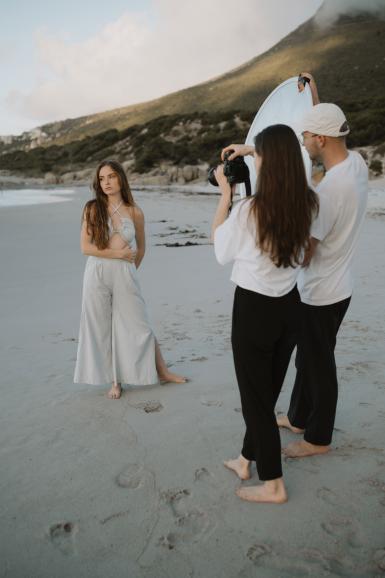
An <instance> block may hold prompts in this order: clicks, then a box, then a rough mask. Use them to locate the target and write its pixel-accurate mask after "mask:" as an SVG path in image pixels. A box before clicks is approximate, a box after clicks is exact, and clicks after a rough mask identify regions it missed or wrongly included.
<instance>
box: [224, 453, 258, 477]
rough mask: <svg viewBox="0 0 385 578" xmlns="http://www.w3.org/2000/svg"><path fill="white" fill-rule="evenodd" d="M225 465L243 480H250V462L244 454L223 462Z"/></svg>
mask: <svg viewBox="0 0 385 578" xmlns="http://www.w3.org/2000/svg"><path fill="white" fill-rule="evenodd" d="M223 465H224V466H226V468H228V469H229V470H232V471H233V472H235V473H236V474H237V476H238V478H240V479H241V480H249V479H250V477H251V476H250V462H249V460H247V459H246V458H244V457H243V456H242V455H240V456H239V457H238V458H237V459H236V460H228V461H227V462H223Z"/></svg>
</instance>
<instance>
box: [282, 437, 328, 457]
mask: <svg viewBox="0 0 385 578" xmlns="http://www.w3.org/2000/svg"><path fill="white" fill-rule="evenodd" d="M282 451H283V453H284V454H285V456H287V457H288V458H306V457H307V456H316V455H318V454H327V453H328V452H329V451H330V446H317V445H315V444H311V443H309V442H307V441H305V440H301V441H300V442H293V443H291V444H289V445H288V446H286V448H284V449H283V450H282Z"/></svg>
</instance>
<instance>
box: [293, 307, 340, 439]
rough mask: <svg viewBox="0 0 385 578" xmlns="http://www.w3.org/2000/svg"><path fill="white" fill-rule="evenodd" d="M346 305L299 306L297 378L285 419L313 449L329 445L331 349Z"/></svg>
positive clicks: (333, 392) (333, 398)
mask: <svg viewBox="0 0 385 578" xmlns="http://www.w3.org/2000/svg"><path fill="white" fill-rule="evenodd" d="M349 303H350V297H349V298H348V299H344V300H343V301H339V302H338V303H333V304H332V305H320V306H315V305H307V304H306V303H301V305H300V309H301V316H300V317H301V320H300V323H301V326H300V330H299V335H298V344H297V356H296V367H297V375H296V379H295V383H294V388H293V392H292V395H291V400H290V408H289V411H288V418H289V421H290V423H291V424H292V425H293V426H295V427H298V428H301V429H304V430H305V435H304V439H305V440H306V441H307V442H309V443H312V444H316V445H321V446H322V445H329V444H330V443H331V441H332V434H333V428H334V420H335V415H336V408H337V398H338V381H337V368H336V362H335V358H334V349H335V346H336V340H337V333H338V329H339V327H340V325H341V322H342V320H343V318H344V315H345V313H346V311H347V309H348V307H349Z"/></svg>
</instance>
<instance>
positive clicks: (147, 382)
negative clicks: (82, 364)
mask: <svg viewBox="0 0 385 578" xmlns="http://www.w3.org/2000/svg"><path fill="white" fill-rule="evenodd" d="M114 381H115V379H114V378H113V377H112V376H111V379H107V380H105V381H100V380H87V379H83V378H78V379H74V381H73V382H74V383H84V384H87V385H109V384H111V383H112V382H114ZM116 381H117V383H122V384H124V385H134V386H140V385H159V384H160V381H159V378H158V377H157V378H156V380H155V381H154V380H148V379H146V380H140V381H138V380H129V379H123V378H121V377H118V378H117V379H116Z"/></svg>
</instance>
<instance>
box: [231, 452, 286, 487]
mask: <svg viewBox="0 0 385 578" xmlns="http://www.w3.org/2000/svg"><path fill="white" fill-rule="evenodd" d="M241 456H242V457H244V458H245V460H249V462H255V458H248V457H247V456H245V454H244V453H243V451H242V452H241ZM277 472H278V474H277V475H276V474H268V475H265V476H260V475H259V474H258V478H259V480H260V481H261V482H270V481H271V480H277V479H278V478H282V477H283V473H282V468H280V469H279V470H277Z"/></svg>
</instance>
